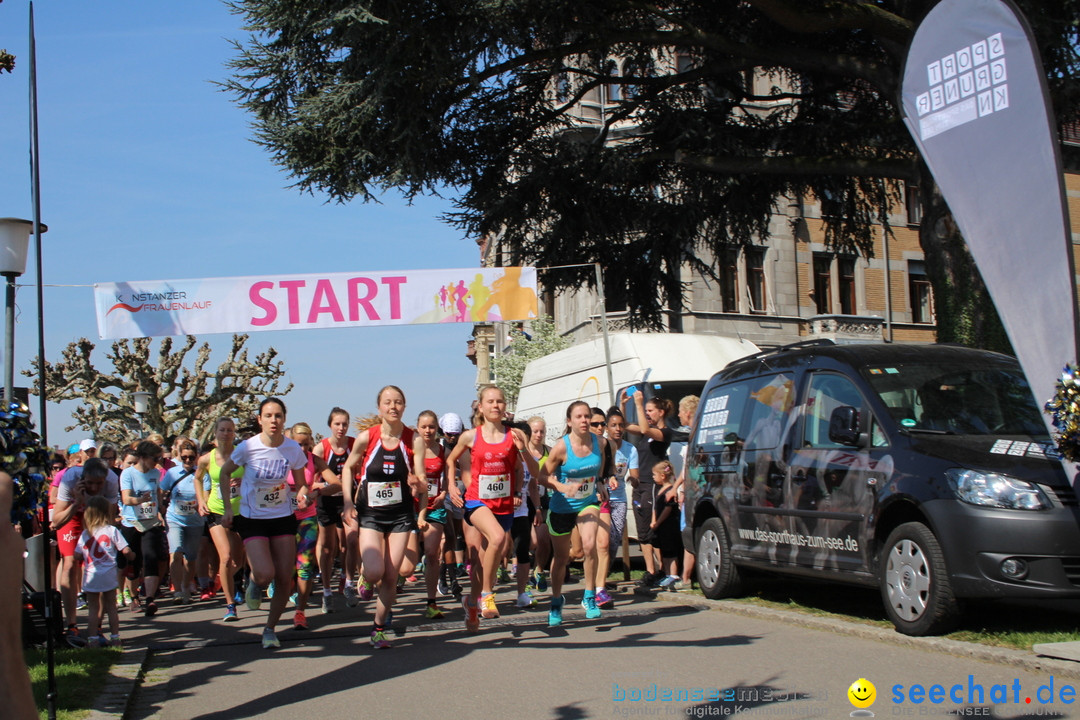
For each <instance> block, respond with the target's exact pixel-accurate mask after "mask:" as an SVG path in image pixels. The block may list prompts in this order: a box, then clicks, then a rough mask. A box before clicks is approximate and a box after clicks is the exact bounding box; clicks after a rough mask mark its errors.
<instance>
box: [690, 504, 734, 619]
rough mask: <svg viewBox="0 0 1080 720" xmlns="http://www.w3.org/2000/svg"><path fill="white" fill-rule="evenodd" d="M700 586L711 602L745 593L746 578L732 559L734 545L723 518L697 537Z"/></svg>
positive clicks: (710, 522)
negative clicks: (744, 582) (732, 546)
mask: <svg viewBox="0 0 1080 720" xmlns="http://www.w3.org/2000/svg"><path fill="white" fill-rule="evenodd" d="M695 565H696V566H697V578H698V585H700V586H701V592H703V593H704V594H705V597H707V598H709V599H710V600H719V599H720V598H724V597H731V596H732V595H738V594H739V593H740V592H742V578H741V577H740V576H739V569H738V568H737V567H735V563H734V562H733V561H732V558H731V542H730V541H729V540H728V536H727V528H726V527H725V526H724V521H723V520H721V519H720V518H716V517H711V518H709V519H708V520H706V521H705V522H704V524H702V526H701V530H699V531H698V534H697V554H696V555H695Z"/></svg>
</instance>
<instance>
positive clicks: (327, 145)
mask: <svg viewBox="0 0 1080 720" xmlns="http://www.w3.org/2000/svg"><path fill="white" fill-rule="evenodd" d="M933 4H934V0H877V1H876V2H869V1H864V0H828V1H827V2H804V1H803V0H745V1H740V2H735V1H734V0H726V1H718V0H690V1H689V2H679V3H671V2H648V1H646V2H642V1H641V0H607V1H605V2H599V1H598V0H593V1H589V0H504V1H503V2H498V3H493V2H488V1H487V0H455V1H454V2H446V1H440V0H422V1H420V2H397V1H394V0H372V1H370V2H365V3H354V2H346V1H345V0H327V1H325V2H320V3H318V4H297V3H295V2H291V1H290V0H237V1H236V2H235V3H233V7H234V9H235V11H236V12H238V13H240V14H242V15H243V16H244V17H245V18H246V20H247V23H248V28H249V30H250V31H251V32H252V35H251V36H250V37H249V38H248V39H247V40H246V41H245V42H243V43H239V44H238V45H237V51H238V52H237V56H236V58H235V60H234V64H233V66H234V75H233V77H232V79H231V80H230V81H229V82H228V83H227V87H228V88H229V89H230V90H231V91H232V92H233V93H234V94H235V96H236V98H237V100H238V102H239V103H240V105H241V106H243V107H244V108H246V109H247V110H249V111H250V112H251V113H252V115H253V116H254V118H255V127H256V136H257V139H258V141H259V142H260V143H262V144H263V145H264V146H265V147H266V148H267V149H268V150H269V152H270V153H271V154H272V156H273V158H274V159H275V160H276V161H277V162H278V163H279V164H281V165H283V166H284V167H285V168H286V169H287V170H288V171H289V172H290V173H291V174H292V176H293V177H294V178H295V180H296V184H297V186H298V187H299V188H300V189H302V190H305V191H309V192H320V193H327V194H328V195H329V196H330V197H331V198H334V199H336V200H339V201H344V200H348V199H351V198H354V197H359V198H362V199H365V200H367V199H371V198H372V197H373V194H375V193H377V192H379V191H382V190H386V189H389V188H397V189H399V190H401V191H402V192H403V193H404V194H405V195H406V196H409V197H411V196H414V195H416V194H422V193H433V192H442V191H444V188H450V189H451V191H453V192H454V193H455V201H456V203H457V206H458V209H457V212H455V213H454V214H453V215H452V216H451V219H452V220H453V221H454V222H456V223H457V224H458V225H459V226H460V227H461V228H462V229H463V230H464V231H466V232H467V233H469V234H473V235H484V234H488V233H490V234H498V235H500V237H501V238H502V239H503V240H504V241H505V242H506V243H507V244H508V245H509V246H510V247H512V248H513V249H514V250H515V252H516V257H514V258H513V260H514V261H515V262H531V263H535V264H537V265H540V266H547V265H550V266H556V265H558V266H564V265H572V264H576V263H590V262H594V261H601V262H603V263H604V265H605V277H607V278H609V280H610V282H611V284H612V286H624V287H628V288H630V293H629V296H628V303H629V310H630V320H631V323H632V324H635V325H637V326H639V327H642V326H643V327H655V326H657V325H660V324H662V321H663V318H664V312H665V308H667V310H668V311H669V312H670V317H671V319H670V320H669V323H668V324H669V325H671V326H676V327H675V329H677V321H676V320H675V318H677V317H678V315H679V311H680V310H681V307H682V292H683V287H682V283H681V279H680V277H679V268H680V266H681V265H683V264H684V263H689V264H690V265H691V266H692V267H693V268H694V269H695V270H697V271H699V272H701V273H703V274H704V275H705V276H707V277H709V276H715V262H714V260H713V258H715V257H717V256H719V255H720V251H721V250H723V249H724V248H726V247H729V246H731V245H733V244H741V243H749V242H751V241H753V240H755V239H758V238H762V237H765V236H767V234H768V232H769V222H770V219H771V218H772V216H773V213H774V209H775V206H776V203H777V202H778V200H779V199H780V198H782V197H788V198H809V197H813V198H818V199H823V200H825V201H827V202H828V204H829V206H830V212H829V217H828V218H827V227H826V233H827V239H828V241H829V242H830V243H832V244H833V245H834V247H836V248H837V249H843V250H861V251H863V252H864V253H868V252H869V251H870V248H871V244H872V239H873V238H872V233H873V232H875V231H874V229H873V228H872V226H871V224H872V223H873V222H877V223H881V225H883V226H884V227H885V228H886V230H887V231H888V228H889V225H888V211H889V209H890V206H892V205H894V204H895V203H897V202H898V200H899V197H900V195H899V193H900V183H901V182H903V181H907V182H910V183H912V184H917V185H918V187H919V188H920V192H921V195H922V200H923V203H924V206H925V207H926V214H927V220H928V221H927V222H924V223H923V226H922V230H921V239H922V244H923V248H924V250H925V252H926V255H927V260H928V262H927V266H928V271H929V272H930V273H931V275H930V277H931V281H932V282H933V284H934V286H935V293H936V295H937V297H938V302H939V308H940V309H943V310H944V312H940V313H939V319H940V320H941V321H943V324H942V325H941V327H940V328H939V333H940V337H941V339H943V340H954V341H964V342H968V343H972V344H983V345H998V344H999V342H998V339H997V338H998V337H999V336H1000V337H1004V336H1003V334H1001V333H1000V330H995V327H996V328H999V327H1000V326H999V324H997V323H996V317H994V316H993V312H992V309H991V310H988V309H990V308H992V304H991V303H989V302H988V301H987V300H986V298H985V290H983V289H982V286H981V280H980V279H979V277H978V273H977V270H976V269H975V267H974V264H973V263H972V262H971V261H970V257H969V256H968V255H967V252H966V249H965V247H964V245H963V243H962V241H960V240H959V239H958V237H957V235H956V233H955V231H953V230H952V228H953V227H954V226H953V224H951V223H949V222H948V218H947V208H946V207H945V205H944V203H943V202H942V201H941V197H940V194H939V193H937V192H936V189H935V187H934V184H933V182H932V178H931V176H930V174H929V172H928V171H927V169H926V168H925V166H924V165H923V164H922V163H921V162H920V161H919V158H918V155H917V152H916V150H915V148H914V145H913V143H912V141H911V139H910V137H909V136H908V134H907V131H906V129H905V128H904V126H903V123H902V122H901V120H900V114H899V108H898V96H899V85H900V79H901V67H902V63H903V57H904V52H905V49H906V46H907V43H908V41H909V39H910V37H911V35H912V33H913V32H914V29H915V27H916V26H917V24H918V21H919V19H920V18H921V17H922V16H923V15H925V13H926V12H927V11H928V10H929V8H930V7H932V6H933ZM1018 4H1019V5H1020V6H1021V7H1022V9H1023V10H1024V12H1025V13H1026V14H1027V16H1028V18H1029V20H1030V21H1031V22H1032V25H1033V27H1034V31H1035V34H1036V37H1037V41H1038V43H1039V47H1040V50H1041V52H1042V56H1043V60H1044V63H1045V65H1046V69H1047V74H1048V79H1049V84H1050V88H1051V91H1052V93H1053V95H1054V102H1055V107H1056V110H1057V113H1058V116H1059V119H1060V120H1061V121H1062V122H1064V121H1071V120H1074V119H1075V118H1076V117H1077V114H1078V108H1080V84H1078V83H1077V82H1076V79H1077V75H1078V71H1080V62H1078V56H1077V51H1076V49H1077V47H1078V41H1080V34H1078V24H1077V21H1076V18H1077V17H1080V0H1054V2H1049V1H1047V0H1018ZM755 73H757V75H756V77H758V78H769V79H771V80H772V82H767V83H765V84H764V85H762V83H760V82H751V81H749V80H750V79H751V78H753V77H755ZM598 92H604V93H606V97H607V99H609V100H610V101H611V102H610V103H609V104H610V105H613V106H614V108H615V109H614V112H609V113H604V112H598V113H597V114H596V116H595V117H593V118H586V119H584V121H583V118H582V117H581V109H580V108H581V106H580V105H579V104H578V101H580V100H582V99H588V98H589V97H590V94H595V93H598ZM597 107H605V105H604V104H600V105H598V106H597ZM543 280H544V282H545V283H546V284H547V285H548V286H549V287H554V288H560V287H572V288H576V287H580V286H581V285H583V284H589V285H591V284H592V283H593V282H594V280H593V278H592V276H591V270H590V269H589V268H587V267H585V268H563V269H561V270H557V271H549V272H547V273H546V274H545V276H544V277H543ZM971 314H973V315H972V316H971V317H968V315H971ZM951 320H962V321H963V322H960V323H958V324H955V325H950V324H949V322H950V321H951Z"/></svg>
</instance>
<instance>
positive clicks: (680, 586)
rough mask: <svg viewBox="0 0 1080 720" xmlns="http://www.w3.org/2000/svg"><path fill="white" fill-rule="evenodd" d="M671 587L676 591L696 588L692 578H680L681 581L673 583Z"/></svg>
mask: <svg viewBox="0 0 1080 720" xmlns="http://www.w3.org/2000/svg"><path fill="white" fill-rule="evenodd" d="M671 589H672V590H674V591H675V592H687V591H690V590H693V589H694V583H693V581H692V580H683V579H682V578H679V581H678V582H676V583H675V584H674V585H672V586H671Z"/></svg>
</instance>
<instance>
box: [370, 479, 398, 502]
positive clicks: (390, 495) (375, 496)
mask: <svg viewBox="0 0 1080 720" xmlns="http://www.w3.org/2000/svg"><path fill="white" fill-rule="evenodd" d="M401 500H402V495H401V483H400V482H397V481H392V482H373V483H368V505H370V506H371V507H386V506H387V505H397V504H398V503H400V502H401Z"/></svg>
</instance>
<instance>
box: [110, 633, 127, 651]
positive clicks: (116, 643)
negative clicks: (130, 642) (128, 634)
mask: <svg viewBox="0 0 1080 720" xmlns="http://www.w3.org/2000/svg"><path fill="white" fill-rule="evenodd" d="M109 647H114V648H118V649H119V648H122V647H124V645H123V643H121V642H120V635H118V634H117V633H112V634H111V635H109Z"/></svg>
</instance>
